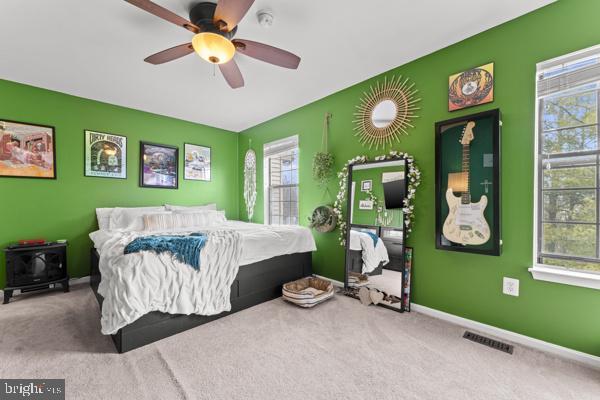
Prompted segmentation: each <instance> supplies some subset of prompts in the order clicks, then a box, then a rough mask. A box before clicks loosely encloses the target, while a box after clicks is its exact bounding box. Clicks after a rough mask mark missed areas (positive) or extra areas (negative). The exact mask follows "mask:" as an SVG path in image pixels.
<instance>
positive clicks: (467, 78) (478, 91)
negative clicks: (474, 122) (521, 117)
mask: <svg viewBox="0 0 600 400" xmlns="http://www.w3.org/2000/svg"><path fill="white" fill-rule="evenodd" d="M492 101H494V63H489V64H486V65H482V66H480V67H476V68H471V69H470V70H468V71H463V72H459V73H457V74H454V75H451V76H450V78H448V111H456V110H462V109H463V108H467V107H473V106H478V105H480V104H486V103H491V102H492Z"/></svg>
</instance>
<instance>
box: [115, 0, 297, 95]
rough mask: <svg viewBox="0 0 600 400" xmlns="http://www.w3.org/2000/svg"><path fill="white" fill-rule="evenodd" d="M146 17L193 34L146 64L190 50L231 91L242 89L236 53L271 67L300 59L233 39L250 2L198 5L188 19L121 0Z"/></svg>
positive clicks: (143, 0)
mask: <svg viewBox="0 0 600 400" xmlns="http://www.w3.org/2000/svg"><path fill="white" fill-rule="evenodd" d="M125 1H127V2H128V3H131V4H133V5H134V6H137V7H139V8H141V9H142V10H144V11H147V12H149V13H150V14H153V15H156V16H157V17H159V18H162V19H164V20H167V21H169V22H171V23H174V24H176V25H179V26H181V27H182V28H185V29H187V30H188V31H190V32H192V33H194V34H195V35H194V37H193V38H192V41H191V42H190V43H184V44H180V45H179V46H175V47H171V48H170V49H167V50H163V51H161V52H158V53H156V54H153V55H151V56H149V57H147V58H146V59H145V60H144V61H146V62H148V63H150V64H155V65H156V64H163V63H166V62H169V61H173V60H176V59H178V58H180V57H183V56H186V55H188V54H190V53H193V52H194V51H195V52H196V53H197V54H198V55H199V56H200V57H202V58H203V59H204V60H206V61H208V62H209V63H212V64H217V65H218V66H219V69H220V70H221V73H222V74H223V76H224V77H225V80H226V81H227V83H228V84H229V86H231V87H232V88H233V89H237V88H239V87H242V86H244V77H243V76H242V73H241V72H240V69H239V67H238V65H237V64H236V62H235V60H234V59H233V56H234V55H235V53H236V52H240V53H242V54H245V55H247V56H248V57H252V58H256V59H257V60H261V61H264V62H267V63H270V64H273V65H278V66H280V67H284V68H290V69H296V68H298V65H299V64H300V57H298V56H297V55H295V54H292V53H290V52H289V51H285V50H282V49H278V48H277V47H273V46H269V45H267V44H263V43H259V42H254V41H252V40H246V39H233V37H234V36H235V33H236V31H237V25H238V23H239V22H240V21H241V19H242V18H244V15H246V13H247V12H248V10H249V9H250V7H251V6H252V4H253V3H254V0H218V2H217V3H216V4H215V3H210V2H202V3H198V4H196V5H195V6H193V7H192V9H191V10H190V20H189V21H188V20H187V19H185V18H183V17H180V16H179V15H177V14H175V13H173V12H171V11H169V10H167V9H166V8H164V7H161V6H159V5H158V4H156V3H153V2H151V1H150V0H125Z"/></svg>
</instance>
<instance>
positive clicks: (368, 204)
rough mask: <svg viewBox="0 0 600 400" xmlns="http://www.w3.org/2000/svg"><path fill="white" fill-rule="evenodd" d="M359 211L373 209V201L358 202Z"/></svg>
mask: <svg viewBox="0 0 600 400" xmlns="http://www.w3.org/2000/svg"><path fill="white" fill-rule="evenodd" d="M358 209H359V210H372V209H373V200H360V201H359V202H358Z"/></svg>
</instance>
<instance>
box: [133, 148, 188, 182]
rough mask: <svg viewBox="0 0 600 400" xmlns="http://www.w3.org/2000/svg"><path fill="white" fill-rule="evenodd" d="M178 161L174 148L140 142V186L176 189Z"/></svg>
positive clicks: (177, 154) (177, 150) (176, 151)
mask: <svg viewBox="0 0 600 400" xmlns="http://www.w3.org/2000/svg"><path fill="white" fill-rule="evenodd" d="M178 159H179V149H178V148H177V147H176V146H169V145H165V144H156V143H148V142H140V186H141V187H149V188H159V189H177V188H178V184H179V179H178V178H179V176H178V162H177V160H178Z"/></svg>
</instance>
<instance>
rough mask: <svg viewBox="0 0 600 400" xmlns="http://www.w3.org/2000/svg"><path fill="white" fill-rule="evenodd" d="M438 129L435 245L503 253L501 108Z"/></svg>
mask: <svg viewBox="0 0 600 400" xmlns="http://www.w3.org/2000/svg"><path fill="white" fill-rule="evenodd" d="M435 131H436V140H435V145H436V153H435V157H436V170H435V174H436V190H435V191H436V199H435V200H436V202H435V206H436V247H437V248H438V249H443V250H453V251H463V252H471V253H479V254H488V255H496V256H498V255H500V250H501V246H500V244H501V240H500V110H497V109H496V110H491V111H486V112H482V113H479V114H473V115H468V116H465V117H461V118H455V119H451V120H448V121H442V122H438V123H437V124H436V125H435Z"/></svg>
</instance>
